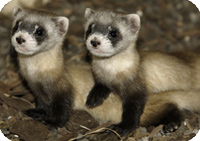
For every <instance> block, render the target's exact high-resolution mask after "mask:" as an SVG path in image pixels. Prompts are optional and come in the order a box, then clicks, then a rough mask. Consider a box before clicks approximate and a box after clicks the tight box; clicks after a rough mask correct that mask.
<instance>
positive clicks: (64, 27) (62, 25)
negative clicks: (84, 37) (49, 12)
mask: <svg viewBox="0 0 200 141" xmlns="http://www.w3.org/2000/svg"><path fill="white" fill-rule="evenodd" d="M53 21H55V23H56V26H58V28H59V33H60V35H64V34H66V33H67V31H68V27H69V19H68V18H66V17H56V18H53Z"/></svg>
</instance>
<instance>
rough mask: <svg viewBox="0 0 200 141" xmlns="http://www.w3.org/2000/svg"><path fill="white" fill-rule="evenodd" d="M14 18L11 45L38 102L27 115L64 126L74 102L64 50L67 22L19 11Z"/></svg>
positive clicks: (48, 16) (62, 19)
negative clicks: (63, 43)
mask: <svg viewBox="0 0 200 141" xmlns="http://www.w3.org/2000/svg"><path fill="white" fill-rule="evenodd" d="M13 16H14V24H13V25H14V26H13V30H12V39H11V40H12V44H13V46H14V47H15V50H16V51H17V52H18V60H19V67H20V72H21V75H22V76H23V77H24V78H25V80H26V81H27V83H28V86H29V87H30V88H31V90H32V92H33V94H34V96H35V99H36V108H35V109H30V110H28V111H26V114H27V115H29V116H31V117H33V118H35V119H38V120H43V121H45V122H46V123H48V124H51V125H52V126H54V127H62V126H64V124H65V123H66V121H67V120H68V119H69V115H70V111H71V106H72V99H73V91H72V86H71V84H70V83H69V77H70V76H69V74H68V73H66V69H65V64H64V57H63V51H62V42H63V39H64V37H65V34H66V32H67V30H68V19H67V18H65V17H58V16H55V15H51V14H49V13H46V12H41V11H36V10H21V9H19V8H15V9H14V11H13Z"/></svg>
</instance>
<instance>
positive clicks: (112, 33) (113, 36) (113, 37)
mask: <svg viewBox="0 0 200 141" xmlns="http://www.w3.org/2000/svg"><path fill="white" fill-rule="evenodd" d="M108 38H109V40H110V41H111V43H112V45H113V46H115V45H116V44H117V43H118V42H119V41H120V40H122V35H121V34H120V32H119V30H118V29H117V28H115V27H111V30H109V34H108Z"/></svg>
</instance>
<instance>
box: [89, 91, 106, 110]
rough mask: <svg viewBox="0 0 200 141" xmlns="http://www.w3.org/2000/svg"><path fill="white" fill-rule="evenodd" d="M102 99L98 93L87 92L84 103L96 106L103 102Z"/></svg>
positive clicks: (90, 106)
mask: <svg viewBox="0 0 200 141" xmlns="http://www.w3.org/2000/svg"><path fill="white" fill-rule="evenodd" d="M103 101H104V99H103V98H101V97H99V96H98V94H96V95H95V94H89V95H88V97H87V101H86V105H87V106H88V107H89V108H94V107H96V106H99V105H101V104H102V103H103Z"/></svg>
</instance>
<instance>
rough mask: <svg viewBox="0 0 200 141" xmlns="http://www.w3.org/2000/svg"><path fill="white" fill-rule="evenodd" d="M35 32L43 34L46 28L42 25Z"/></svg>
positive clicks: (38, 34)
mask: <svg viewBox="0 0 200 141" xmlns="http://www.w3.org/2000/svg"><path fill="white" fill-rule="evenodd" d="M35 34H36V35H37V36H42V35H44V29H43V28H41V27H39V28H38V29H37V30H36V32H35Z"/></svg>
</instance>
